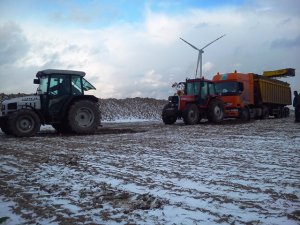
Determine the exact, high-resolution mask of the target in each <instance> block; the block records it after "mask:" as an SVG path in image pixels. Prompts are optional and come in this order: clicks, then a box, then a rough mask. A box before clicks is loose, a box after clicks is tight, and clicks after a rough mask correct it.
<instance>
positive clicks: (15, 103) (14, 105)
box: [1, 95, 41, 116]
mask: <svg viewBox="0 0 300 225" xmlns="http://www.w3.org/2000/svg"><path fill="white" fill-rule="evenodd" d="M26 108H27V109H37V110H39V109H41V100H40V96H39V95H31V96H24V97H19V98H12V99H9V100H4V101H3V102H2V107H1V113H2V116H6V115H8V114H9V113H10V112H14V111H17V110H20V109H26Z"/></svg>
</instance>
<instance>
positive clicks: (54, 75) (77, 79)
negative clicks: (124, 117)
mask: <svg viewBox="0 0 300 225" xmlns="http://www.w3.org/2000/svg"><path fill="white" fill-rule="evenodd" d="M84 76H85V72H82V71H71V70H54V69H47V70H43V71H39V72H38V73H37V74H36V77H37V79H34V84H38V85H39V87H38V89H37V93H36V94H35V95H31V96H24V97H19V98H13V99H9V100H4V101H3V102H2V107H1V114H2V115H0V127H1V130H2V131H3V132H4V133H5V134H7V135H14V136H17V137H29V136H34V135H35V134H36V133H37V132H39V130H40V126H41V124H42V125H45V124H50V125H52V126H53V127H54V128H55V130H57V131H58V132H59V133H75V134H93V133H95V132H96V130H97V127H98V126H99V125H100V119H101V113H100V110H99V105H98V98H96V97H95V96H93V95H85V94H84V92H85V91H88V90H91V89H96V88H95V87H94V86H93V85H91V84H90V83H89V82H88V81H87V80H86V79H84V78H83V77H84Z"/></svg>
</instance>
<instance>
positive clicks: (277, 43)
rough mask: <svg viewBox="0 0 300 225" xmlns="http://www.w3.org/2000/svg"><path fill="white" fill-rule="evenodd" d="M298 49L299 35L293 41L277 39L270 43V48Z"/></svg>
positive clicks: (299, 43) (299, 45) (299, 44)
mask: <svg viewBox="0 0 300 225" xmlns="http://www.w3.org/2000/svg"><path fill="white" fill-rule="evenodd" d="M294 47H300V35H298V36H297V37H296V38H294V39H287V38H282V39H277V40H274V41H273V42H272V43H271V48H294Z"/></svg>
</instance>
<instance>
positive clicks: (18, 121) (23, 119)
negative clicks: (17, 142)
mask: <svg viewBox="0 0 300 225" xmlns="http://www.w3.org/2000/svg"><path fill="white" fill-rule="evenodd" d="M40 127H41V122H40V118H39V116H38V115H37V114H36V113H35V112H34V111H32V110H30V109H21V110H19V111H16V112H14V113H13V114H11V115H10V116H9V119H8V130H9V132H11V134H13V135H15V136H17V137H31V136H34V135H35V134H36V133H37V132H39V130H40Z"/></svg>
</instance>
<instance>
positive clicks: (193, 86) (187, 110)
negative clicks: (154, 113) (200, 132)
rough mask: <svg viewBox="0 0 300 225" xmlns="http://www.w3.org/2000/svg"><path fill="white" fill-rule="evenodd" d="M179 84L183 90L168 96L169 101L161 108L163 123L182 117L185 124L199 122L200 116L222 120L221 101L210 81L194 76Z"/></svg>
mask: <svg viewBox="0 0 300 225" xmlns="http://www.w3.org/2000/svg"><path fill="white" fill-rule="evenodd" d="M179 84H180V86H181V87H182V85H184V88H183V91H182V90H178V91H177V93H176V94H175V95H174V96H170V97H169V103H168V104H167V105H166V106H165V107H164V109H163V112H162V119H163V121H164V123H165V124H173V123H175V122H176V120H177V119H178V118H179V119H180V118H183V120H184V122H185V124H196V123H199V121H200V120H201V119H202V118H207V119H208V120H210V121H212V122H220V121H222V120H223V116H224V115H223V114H224V109H223V103H222V102H221V101H220V99H219V97H218V95H217V94H216V90H215V84H214V83H213V82H212V81H210V80H206V79H202V78H196V79H187V80H186V81H185V82H181V83H179ZM174 86H175V87H176V85H173V87H174ZM179 93H180V94H179Z"/></svg>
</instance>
